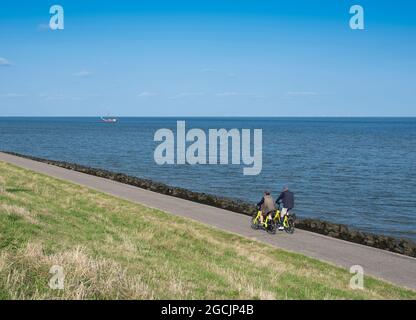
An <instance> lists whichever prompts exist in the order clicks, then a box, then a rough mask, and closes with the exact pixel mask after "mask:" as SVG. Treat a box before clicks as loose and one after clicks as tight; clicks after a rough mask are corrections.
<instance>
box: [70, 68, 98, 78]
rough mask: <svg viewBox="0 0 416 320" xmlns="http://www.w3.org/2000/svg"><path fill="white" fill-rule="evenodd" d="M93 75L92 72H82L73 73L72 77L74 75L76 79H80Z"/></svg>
mask: <svg viewBox="0 0 416 320" xmlns="http://www.w3.org/2000/svg"><path fill="white" fill-rule="evenodd" d="M92 74H93V73H92V72H91V71H87V70H82V71H79V72H76V73H73V74H72V75H73V76H74V77H79V78H87V77H90V76H92Z"/></svg>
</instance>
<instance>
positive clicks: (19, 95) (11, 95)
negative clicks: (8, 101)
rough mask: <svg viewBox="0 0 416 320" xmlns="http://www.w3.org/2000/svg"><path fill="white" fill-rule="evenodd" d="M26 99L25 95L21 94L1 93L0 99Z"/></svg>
mask: <svg viewBox="0 0 416 320" xmlns="http://www.w3.org/2000/svg"><path fill="white" fill-rule="evenodd" d="M21 97H26V95H25V94H21V93H1V94H0V98H21Z"/></svg>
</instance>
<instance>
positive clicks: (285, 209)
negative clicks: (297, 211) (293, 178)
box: [276, 186, 295, 230]
mask: <svg viewBox="0 0 416 320" xmlns="http://www.w3.org/2000/svg"><path fill="white" fill-rule="evenodd" d="M280 202H282V204H283V206H282V212H281V214H280V221H279V225H280V226H279V230H284V227H283V226H282V222H283V219H284V217H285V215H287V214H288V213H289V211H290V210H292V209H293V207H294V206H295V195H294V194H293V192H291V191H289V188H288V187H287V186H284V187H283V190H282V192H281V193H280V196H279V198H277V200H276V204H277V206H279V204H280Z"/></svg>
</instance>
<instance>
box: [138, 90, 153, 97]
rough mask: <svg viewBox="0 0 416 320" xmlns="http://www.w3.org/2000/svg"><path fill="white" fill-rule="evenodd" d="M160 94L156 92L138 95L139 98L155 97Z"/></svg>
mask: <svg viewBox="0 0 416 320" xmlns="http://www.w3.org/2000/svg"><path fill="white" fill-rule="evenodd" d="M157 95H158V94H157V93H156V92H149V91H143V92H140V93H139V94H138V96H139V97H154V96H157Z"/></svg>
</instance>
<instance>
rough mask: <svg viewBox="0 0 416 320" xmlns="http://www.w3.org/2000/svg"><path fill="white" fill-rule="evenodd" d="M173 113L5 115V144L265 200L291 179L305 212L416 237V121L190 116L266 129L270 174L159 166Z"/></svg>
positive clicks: (205, 125)
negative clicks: (105, 119)
mask: <svg viewBox="0 0 416 320" xmlns="http://www.w3.org/2000/svg"><path fill="white" fill-rule="evenodd" d="M176 120H177V119H173V118H121V119H120V122H119V123H117V124H105V123H100V122H99V121H98V119H97V118H0V150H8V151H15V152H19V153H24V154H30V155H35V156H39V157H44V158H50V159H55V160H64V161H70V162H77V163H80V164H83V165H88V166H93V167H99V168H105V169H109V170H114V171H118V172H123V173H127V174H130V175H134V176H138V177H145V178H150V179H153V180H156V181H160V182H164V183H167V184H170V185H173V186H180V187H184V188H188V189H191V190H194V191H199V192H207V193H212V194H217V195H222V196H228V197H233V198H237V199H242V200H245V201H250V202H257V201H258V200H259V198H260V197H261V193H262V191H263V190H264V189H270V190H272V191H274V193H277V191H278V190H280V189H281V187H282V186H283V184H289V186H290V187H291V189H292V190H293V191H294V192H295V193H296V201H297V202H296V212H297V214H298V215H300V216H303V217H317V218H322V219H325V220H328V221H332V222H338V223H345V224H348V225H351V226H354V227H356V228H358V229H361V230H364V231H371V232H376V233H381V234H389V235H394V236H398V237H407V238H411V239H413V240H416V118H407V119H404V118H403V119H402V118H391V119H386V118H384V119H377V118H360V119H345V118H343V119H331V118H309V119H307V118H304V119H302V118H293V119H284V118H276V119H268V120H266V119H259V118H252V119H251V118H232V119H230V118H228V119H224V118H222V119H221V118H204V119H202V118H201V119H198V118H190V119H186V120H187V122H186V124H187V128H192V127H195V128H201V129H204V130H208V129H209V128H226V129H231V128H251V129H254V128H262V129H263V171H262V173H261V175H259V176H255V177H253V176H243V174H242V167H240V166H238V165H228V166H222V165H216V166H212V165H211V166H208V165H207V166H190V165H176V166H174V165H171V166H158V165H156V164H155V163H154V160H153V152H154V148H155V147H156V145H157V143H155V142H153V135H154V132H155V131H156V130H157V129H159V128H171V129H176Z"/></svg>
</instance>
